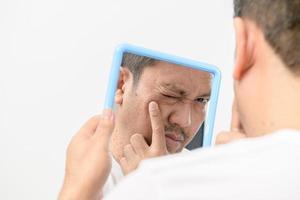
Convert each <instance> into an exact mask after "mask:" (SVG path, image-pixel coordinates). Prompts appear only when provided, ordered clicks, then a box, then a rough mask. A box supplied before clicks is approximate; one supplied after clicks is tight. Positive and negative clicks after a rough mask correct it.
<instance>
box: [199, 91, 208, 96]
mask: <svg viewBox="0 0 300 200" xmlns="http://www.w3.org/2000/svg"><path fill="white" fill-rule="evenodd" d="M210 95H211V91H209V92H208V93H204V94H201V95H199V97H210Z"/></svg>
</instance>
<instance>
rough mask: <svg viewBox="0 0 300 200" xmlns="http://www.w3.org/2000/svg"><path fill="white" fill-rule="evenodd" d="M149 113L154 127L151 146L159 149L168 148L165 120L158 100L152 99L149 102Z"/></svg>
mask: <svg viewBox="0 0 300 200" xmlns="http://www.w3.org/2000/svg"><path fill="white" fill-rule="evenodd" d="M149 115H150V121H151V127H152V143H151V146H153V147H155V148H158V149H165V148H166V138H165V131H164V125H163V122H162V121H163V120H162V117H161V113H160V110H159V108H158V105H157V103H156V102H154V101H152V102H150V103H149Z"/></svg>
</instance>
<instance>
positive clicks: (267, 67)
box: [234, 0, 300, 136]
mask: <svg viewBox="0 0 300 200" xmlns="http://www.w3.org/2000/svg"><path fill="white" fill-rule="evenodd" d="M234 12H235V20H234V21H235V30H236V60H235V69H234V79H235V94H236V103H237V110H238V113H239V118H240V122H241V126H242V128H243V129H244V131H245V133H246V134H247V135H248V136H257V135H262V134H266V133H269V132H272V131H275V130H278V129H281V128H300V127H299V120H298V121H295V120H297V119H298V118H299V115H298V117H297V118H296V119H295V116H294V115H297V114H300V108H299V107H300V105H299V104H300V98H299V94H300V92H299V91H300V90H299V89H300V81H299V80H300V0H234Z"/></svg>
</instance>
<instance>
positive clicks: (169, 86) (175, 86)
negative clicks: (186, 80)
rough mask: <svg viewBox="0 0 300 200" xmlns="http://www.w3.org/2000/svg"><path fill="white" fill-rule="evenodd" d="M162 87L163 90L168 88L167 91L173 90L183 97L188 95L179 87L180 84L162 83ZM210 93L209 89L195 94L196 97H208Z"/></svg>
mask: <svg viewBox="0 0 300 200" xmlns="http://www.w3.org/2000/svg"><path fill="white" fill-rule="evenodd" d="M162 87H163V89H164V90H169V91H171V92H174V93H176V94H178V95H181V96H183V97H184V96H187V95H188V93H187V92H186V91H185V90H184V89H183V88H181V87H180V86H177V85H175V84H170V83H163V84H162ZM210 95H211V91H208V92H203V93H202V94H199V95H197V96H198V97H210Z"/></svg>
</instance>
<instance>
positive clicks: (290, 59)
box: [234, 0, 300, 75]
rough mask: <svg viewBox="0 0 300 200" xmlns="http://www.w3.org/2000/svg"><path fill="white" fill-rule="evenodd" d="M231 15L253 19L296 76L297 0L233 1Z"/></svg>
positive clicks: (299, 65) (299, 56) (299, 42)
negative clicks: (232, 12) (232, 13)
mask: <svg viewBox="0 0 300 200" xmlns="http://www.w3.org/2000/svg"><path fill="white" fill-rule="evenodd" d="M234 15H235V17H241V18H246V19H250V20H252V21H254V22H255V23H256V24H257V25H258V26H259V27H260V28H261V29H262V31H263V33H264V36H265V39H266V41H267V42H268V43H269V44H270V46H271V47H272V48H273V50H274V51H275V52H276V53H277V54H278V55H279V57H280V58H281V59H282V61H283V62H284V63H285V64H286V66H288V67H289V68H290V70H292V72H293V73H296V74H298V75H300V0H234Z"/></svg>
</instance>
